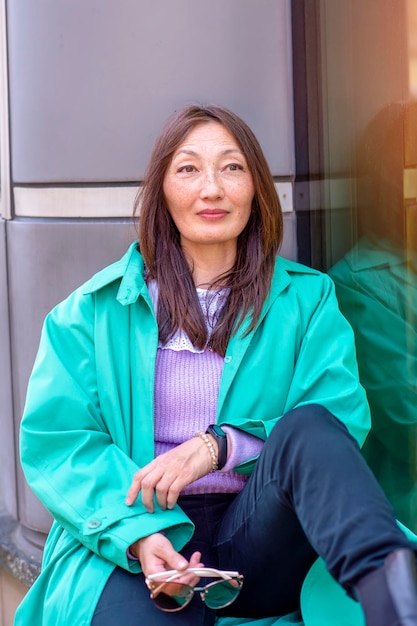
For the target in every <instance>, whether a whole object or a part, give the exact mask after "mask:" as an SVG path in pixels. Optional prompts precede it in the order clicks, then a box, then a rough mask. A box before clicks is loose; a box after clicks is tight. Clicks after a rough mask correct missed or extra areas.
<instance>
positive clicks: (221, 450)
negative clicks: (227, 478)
mask: <svg viewBox="0 0 417 626" xmlns="http://www.w3.org/2000/svg"><path fill="white" fill-rule="evenodd" d="M206 433H207V434H208V435H211V436H212V437H214V439H215V440H216V442H217V469H219V470H221V469H222V468H223V467H224V466H225V465H226V462H227V435H226V433H225V432H224V430H223V429H222V428H221V426H218V424H210V426H209V427H208V428H207V430H206Z"/></svg>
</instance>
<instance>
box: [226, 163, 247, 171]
mask: <svg viewBox="0 0 417 626" xmlns="http://www.w3.org/2000/svg"><path fill="white" fill-rule="evenodd" d="M226 169H228V170H229V171H230V172H236V171H238V170H243V165H240V164H239V163H229V165H227V167H226Z"/></svg>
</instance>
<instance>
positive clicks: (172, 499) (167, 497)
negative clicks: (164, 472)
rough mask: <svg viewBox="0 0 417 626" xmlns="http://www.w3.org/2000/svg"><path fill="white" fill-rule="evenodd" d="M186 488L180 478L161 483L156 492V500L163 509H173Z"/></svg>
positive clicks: (165, 480) (168, 479)
mask: <svg viewBox="0 0 417 626" xmlns="http://www.w3.org/2000/svg"><path fill="white" fill-rule="evenodd" d="M184 486H185V485H184V481H183V480H181V479H180V478H179V477H176V478H167V479H164V481H160V482H159V483H158V485H157V486H156V490H155V492H156V500H157V502H158V504H159V506H160V507H161V509H173V508H174V506H175V505H176V504H177V501H178V498H179V495H180V491H181V490H182V489H183V487H184Z"/></svg>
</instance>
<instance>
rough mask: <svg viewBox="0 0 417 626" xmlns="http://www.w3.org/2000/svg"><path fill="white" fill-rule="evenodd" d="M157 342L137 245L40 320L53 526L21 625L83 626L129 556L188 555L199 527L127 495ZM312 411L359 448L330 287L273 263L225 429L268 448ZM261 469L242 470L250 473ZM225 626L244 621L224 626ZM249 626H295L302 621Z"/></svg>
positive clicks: (360, 396)
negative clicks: (287, 418) (338, 424)
mask: <svg viewBox="0 0 417 626" xmlns="http://www.w3.org/2000/svg"><path fill="white" fill-rule="evenodd" d="M157 344H158V329H157V325H156V320H155V315H154V311H153V307H152V303H151V301H150V298H149V294H148V291H147V287H146V284H145V282H144V279H143V261H142V258H141V256H140V254H139V252H138V250H137V246H136V245H135V244H133V245H132V246H131V247H130V248H129V250H128V252H127V253H126V254H125V256H124V257H123V258H122V259H121V260H120V261H118V262H117V263H114V264H113V265H111V266H109V267H107V268H106V269H104V270H103V271H101V272H99V273H98V274H96V275H95V276H94V277H93V278H92V279H91V280H89V281H88V282H87V283H86V284H85V285H83V286H82V287H80V288H79V289H77V290H76V291H75V292H74V293H72V294H71V295H70V296H69V297H68V298H67V299H66V300H65V301H64V302H63V303H61V304H60V305H58V306H57V307H56V308H55V309H54V310H53V311H52V312H51V313H50V314H49V315H48V316H47V318H46V320H45V324H44V329H43V332H42V338H41V342H40V347H39V352H38V355H37V358H36V361H35V365H34V369H33V372H32V376H31V378H30V381H29V387H28V394H27V402H26V407H25V411H24V417H23V421H22V428H21V456H22V464H23V468H24V471H25V474H26V477H27V480H28V482H29V484H30V485H31V487H32V489H33V490H34V492H35V493H36V494H37V495H38V497H39V498H40V500H41V501H42V502H43V503H44V505H45V506H46V508H47V509H48V510H49V511H50V512H51V514H52V516H53V517H54V520H55V521H54V523H53V526H52V529H51V531H50V534H49V536H48V539H47V542H46V546H45V551H44V559H43V565H42V573H41V574H40V576H39V578H38V579H37V581H36V582H35V584H34V585H33V586H32V588H31V589H30V591H29V592H28V594H27V595H26V597H25V599H24V601H23V603H22V604H21V605H20V607H19V609H18V611H17V613H16V618H15V626H28V625H29V624H30V626H55V625H59V626H63V625H66V624H68V625H71V626H89V625H90V622H91V619H92V615H93V612H94V609H95V606H96V604H97V601H98V599H99V597H100V594H101V592H102V590H103V587H104V585H105V583H106V581H107V579H108V578H109V576H110V574H111V572H112V570H113V568H114V567H115V566H116V565H119V566H120V567H123V568H125V569H128V570H130V571H133V572H139V571H140V568H139V565H138V563H136V562H131V561H129V560H128V559H127V557H126V549H127V547H128V546H129V545H130V544H131V543H133V542H134V541H136V540H137V539H139V538H140V537H143V536H146V535H148V534H150V533H154V532H157V531H159V530H161V529H164V531H165V532H166V533H167V535H168V537H169V538H170V540H171V541H172V543H173V545H174V547H175V548H176V549H177V550H180V549H181V548H182V547H183V546H184V544H185V543H186V542H187V541H188V540H189V538H190V537H191V535H192V533H193V525H192V523H191V522H190V520H189V519H188V518H187V516H186V515H185V514H184V513H183V512H182V511H181V509H180V508H179V507H178V506H177V507H175V508H174V509H173V510H170V511H162V510H160V509H158V507H156V510H155V512H154V513H152V514H150V513H147V512H146V510H145V508H144V507H143V505H142V503H141V500H140V497H139V498H138V500H137V502H136V503H135V504H134V505H133V506H132V507H127V506H126V504H125V495H126V492H127V489H128V486H129V484H130V482H131V479H132V476H133V474H134V473H135V471H137V469H138V467H140V466H143V465H145V464H146V463H148V462H149V461H150V460H151V459H152V458H153V454H154V445H153V388H154V363H155V355H156V350H157ZM309 403H318V404H321V405H323V406H325V407H326V408H327V409H328V410H329V411H331V412H332V413H333V414H334V415H336V416H337V417H338V418H339V419H340V420H342V421H343V422H344V423H345V424H346V426H347V428H348V429H349V431H350V432H351V434H352V435H353V436H354V437H355V438H356V439H357V440H358V442H359V443H360V444H362V443H363V441H364V439H365V437H366V434H367V432H368V430H369V426H370V420H369V411H368V405H367V401H366V396H365V393H364V390H363V388H362V387H361V386H360V384H359V381H358V374H357V364H356V358H355V351H354V341H353V334H352V330H351V328H350V326H349V325H348V323H347V322H346V321H345V319H344V318H343V317H342V315H341V314H340V312H339V309H338V305H337V301H336V298H335V295H334V288H333V283H332V282H331V280H330V279H329V277H328V276H326V275H324V274H321V273H319V272H317V271H315V270H313V269H310V268H307V267H304V266H301V265H299V264H296V263H294V262H291V261H287V260H285V259H283V258H278V259H277V263H276V269H275V273H274V278H273V283H272V287H271V292H270V296H269V298H268V299H267V301H266V302H265V305H264V308H263V312H262V315H261V319H260V320H259V323H258V325H257V328H256V329H255V331H254V332H251V333H250V334H249V335H247V336H245V337H242V331H239V333H237V335H235V336H233V337H232V338H231V340H230V343H229V346H228V349H227V353H226V356H225V360H224V370H223V375H222V379H221V385H220V392H219V399H218V409H217V420H218V422H219V423H222V424H230V425H232V426H235V427H237V428H240V429H242V430H245V431H247V432H249V433H252V434H254V435H256V436H258V437H262V438H264V439H265V438H266V437H267V436H268V434H269V433H270V431H271V430H272V428H273V427H274V424H275V423H276V422H277V420H279V419H280V417H281V416H282V415H283V414H284V413H286V412H287V411H289V410H290V409H293V408H294V407H296V406H300V405H303V404H309ZM254 462H255V460H254V461H252V462H248V463H246V464H245V465H243V466H239V467H238V468H236V471H240V472H246V473H250V471H251V468H252V467H253V464H254ZM222 622H223V624H224V626H229V625H230V624H232V623H233V624H246V623H248V622H250V620H235V621H233V620H232V621H230V619H228V620H222ZM253 623H254V624H255V623H256V624H259V625H260V624H263V625H265V626H269V625H270V624H272V623H274V624H275V623H279V624H282V623H286V624H287V623H299V620H298V618H297V616H294V615H292V616H289V617H288V618H281V620H278V621H276V620H275V621H274V620H257V621H256V622H255V621H254V622H253Z"/></svg>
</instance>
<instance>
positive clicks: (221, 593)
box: [204, 578, 243, 609]
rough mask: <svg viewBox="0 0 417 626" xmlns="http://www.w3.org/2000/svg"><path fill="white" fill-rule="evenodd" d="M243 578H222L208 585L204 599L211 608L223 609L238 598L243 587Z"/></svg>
mask: <svg viewBox="0 0 417 626" xmlns="http://www.w3.org/2000/svg"><path fill="white" fill-rule="evenodd" d="M242 582H243V578H232V579H231V580H220V581H219V582H215V583H212V584H211V585H208V586H207V587H206V590H205V594H204V601H205V603H206V604H207V606H208V607H209V608H210V609H221V608H223V607H225V606H228V605H229V604H232V602H234V600H236V598H237V596H238V595H239V593H240V590H241V588H242Z"/></svg>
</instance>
